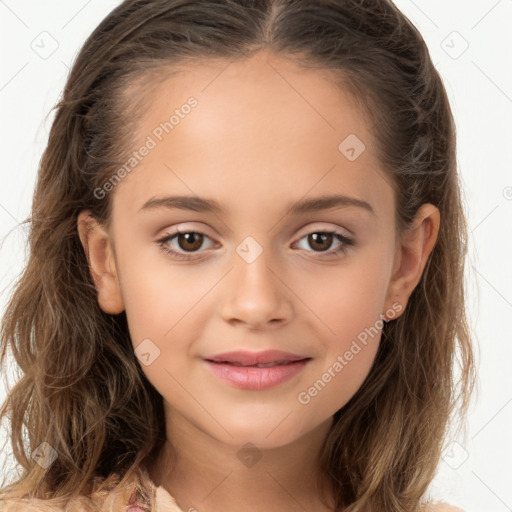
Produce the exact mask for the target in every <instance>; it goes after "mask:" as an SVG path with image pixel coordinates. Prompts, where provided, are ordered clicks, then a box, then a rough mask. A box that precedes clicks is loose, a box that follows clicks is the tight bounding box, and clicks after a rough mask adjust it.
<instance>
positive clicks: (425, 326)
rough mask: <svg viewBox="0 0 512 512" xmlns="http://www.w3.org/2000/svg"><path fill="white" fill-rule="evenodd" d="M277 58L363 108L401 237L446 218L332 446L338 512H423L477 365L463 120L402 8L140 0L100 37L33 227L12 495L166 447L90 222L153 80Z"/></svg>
mask: <svg viewBox="0 0 512 512" xmlns="http://www.w3.org/2000/svg"><path fill="white" fill-rule="evenodd" d="M263 49H265V50H270V51H272V52H274V53H275V54H277V55H280V56H283V57H286V58H290V59H293V60H294V61H295V62H296V63H297V64H299V65H302V66H308V67H317V68H319V69H320V68H323V69H328V70H332V71H333V72H334V73H337V76H338V77H339V84H340V86H341V87H344V88H348V89H349V90H350V91H351V92H352V94H353V95H354V97H355V98H356V99H357V100H358V101H359V103H360V105H361V106H362V109H363V111H364V112H365V115H367V116H368V119H369V120H371V126H372V131H373V135H374V137H375V140H376V141H377V148H376V150H377V154H378V157H379V159H380V162H381V164H382V167H383V169H384V170H385V171H386V173H387V175H388V176H389V179H390V183H392V185H393V187H394V189H395V192H396V203H397V209H396V229H397V232H398V233H401V232H402V231H403V229H405V228H406V227H407V226H409V225H410V223H411V221H412V220H413V218H414V215H415V213H416V212H417V211H418V209H419V207H420V206H421V205H422V204H424V203H431V204H433V205H435V206H436V207H437V208H439V210H440V214H441V225H440V230H439V234H438V240H437V243H436V246H435V248H434V250H433V252H432V253H431V255H430V257H429V259H428V261H427V264H426V267H425V269H424V272H423V275H422V277H421V281H420V282H419V284H418V286H417V287H416V288H415V289H414V291H413V293H412V295H411V297H410V299H409V302H408V304H407V307H406V309H405V311H404V313H403V314H402V315H401V316H400V317H398V318H397V319H395V320H392V321H391V322H389V323H387V324H385V325H384V327H383V331H382V339H381V343H380V346H379V350H378V353H377V356H376V359H375V361H374V365H373V366H372V369H371V372H370V374H369V375H368V377H367V379H366V380H365V382H364V384H363V385H362V386H361V388H360V389H359V390H358V392H357V393H356V394H355V395H354V396H353V397H352V398H351V400H350V401H349V402H348V403H347V404H346V405H345V406H344V407H343V408H342V409H340V410H339V411H337V412H336V414H335V416H334V423H333V427H332V429H331V431H330V432H329V434H328V436H327V438H326V440H325V445H324V449H323V453H322V463H323V466H324V468H325V469H326V471H327V473H328V474H329V475H330V476H331V482H330V484H332V490H333V493H334V496H335V499H336V509H337V510H342V509H343V510H350V511H353V512H357V511H361V510H365V511H366V510H367V511H382V510H386V511H388V512H391V511H396V512H399V511H402V512H405V511H407V512H411V511H416V510H419V506H420V504H421V500H422V498H423V496H424V494H425V492H426V490H427V487H428V486H429V484H430V482H431V481H432V479H433V477H434V476H435V474H436V470H437V465H438V463H439V460H440V456H441V453H442V449H443V442H444V440H445V438H446V434H447V427H448V426H449V424H450V422H452V421H454V420H457V419H459V420H462V419H463V418H464V417H465V414H466V412H467V408H468V406H469V402H470V398H471V393H472V389H473V385H474V381H475V373H476V372H475V366H474V355H473V350H472V347H471V338H470V333H469V328H468V323H467V318H466V313H465V291H464V265H465V259H466V240H467V225H466V219H465V215H464V209H463V202H462V198H461V191H460V183H459V176H458V172H457V163H456V137H455V125H454V120H453V117H452V113H451V109H450V105H449V101H448V98H447V94H446V91H445V89H444V86H443V83H442V80H441V78H440V75H439V73H438V72H437V70H436V69H435V67H434V65H433V63H432V60H431V58H430V55H429V52H428V49H427V46H426V44H425V42H424V40H423V38H422V37H421V35H420V33H419V32H418V30H417V29H416V28H415V27H414V26H413V25H412V24H411V22H410V21H409V20H408V19H407V18H406V17H405V16H404V15H403V14H402V13H401V12H400V11H399V10H398V9H397V8H396V7H395V5H394V4H393V3H392V2H391V1H390V0H215V1H213V0H212V1H205V0H126V1H125V2H123V3H122V4H121V5H119V6H118V7H117V8H115V9H114V10H113V11H112V12H111V13H110V14H109V15H108V16H107V17H106V18H105V19H104V20H103V21H102V22H101V23H100V25H99V26H98V27H97V28H96V30H94V32H93V33H92V34H91V35H90V37H89V38H88V39H87V41H86V42H85V44H84V45H83V48H82V49H81V51H80V53H79V55H78V56H77V58H76V61H75V63H74V65H73V67H72V70H71V72H70V75H69V78H68V80H67V83H66V86H65V89H64V92H63V96H62V98H61V100H60V101H59V102H58V104H57V105H56V107H55V110H56V112H55V120H54V122H53V125H52V128H51V131H50V135H49V141H48V145H47V148H46V150H45V152H44V154H43V157H42V159H41V162H40V167H39V170H38V176H37V184H36V189H35V193H34V198H33V205H32V212H31V216H30V218H29V219H27V221H26V222H27V223H29V226H30V231H29V239H28V242H29V248H30V252H29V258H28V262H27V264H26V268H25V269H24V272H23V273H22V275H21V277H20V279H19V281H18V282H17V285H16V287H15V290H14V293H13V295H12V297H11V299H10V301H9V302H8V304H7V308H6V312H5V316H4V318H3V322H2V328H1V339H0V349H1V354H2V357H1V362H2V364H4V363H5V361H4V360H5V356H6V353H7V349H8V348H10V349H11V350H12V354H13V356H14V359H15V361H16V363H17V365H18V366H19V368H20V369H21V371H22V374H23V375H22V377H21V378H20V379H19V381H18V382H16V384H15V385H14V386H13V387H12V389H11V390H10V392H9V394H8V397H7V399H6V401H5V403H4V406H3V409H2V411H1V415H0V420H1V419H2V418H3V417H4V416H5V415H7V414H8V415H9V419H10V426H11V429H10V441H11V443H12V449H13V455H14V457H15V458H16V461H17V463H18V464H19V465H20V466H21V467H22V469H23V471H22V473H21V474H20V476H19V479H18V480H17V481H16V482H14V483H12V484H10V485H9V486H7V487H6V488H5V489H4V491H6V492H7V491H10V490H15V489H17V490H22V491H23V492H26V493H27V494H29V495H30V496H33V497H46V498H51V497H65V496H76V495H78V494H81V493H87V492H89V491H90V489H91V487H90V485H91V481H92V479H93V478H94V477H107V476H108V475H110V474H111V473H113V472H116V473H119V474H121V475H128V474H130V473H131V472H132V471H133V470H134V469H135V468H136V467H137V466H138V465H139V463H141V462H143V461H144V460H145V459H146V458H149V459H151V458H153V457H155V455H156V454H157V453H158V452H159V450H160V449H161V448H162V445H163V443H164V441H165V423H164V414H163V404H162V397H161V396H160V395H159V393H158V392H157V391H156V390H155V389H154V387H153V386H152V385H151V384H150V383H149V382H148V380H147V379H146V378H145V376H144V373H143V372H142V370H141V368H140V365H139V364H138V361H137V359H136V357H135V355H134V351H133V347H132V344H131V341H130V337H129V331H128V327H127V321H126V316H125V313H124V312H123V313H121V314H119V315H109V314H106V313H104V312H103V311H102V310H101V308H100V307H99V304H98V300H97V292H96V289H95V286H94V283H93V281H92V279H91V275H90V271H89V267H88V263H87V259H86V256H85V253H84V250H83V247H82V245H81V243H80V239H79V237H78V232H77V216H78V214H79V212H80V211H82V210H85V209H88V210H91V211H92V212H93V214H94V216H95V217H96V218H97V219H98V220H99V221H101V222H104V223H108V221H109V219H110V213H111V201H110V198H109V196H107V197H105V198H100V197H98V194H97V193H96V194H95V191H97V190H98V188H101V187H102V186H103V185H104V184H105V183H106V182H107V181H108V180H109V179H110V178H111V177H112V175H113V172H114V171H115V170H116V169H118V167H119V165H120V164H122V163H123V162H126V154H127V151H128V148H129V146H130V141H131V137H130V135H132V134H133V133H134V129H135V127H136V126H137V119H139V118H140V114H141V112H142V111H143V108H144V102H145V99H144V98H145V96H144V92H145V93H146V94H147V88H148V87H149V86H150V84H153V85H155V84H156V83H158V79H159V77H160V78H165V77H166V76H168V74H169V73H170V72H172V71H173V69H177V66H179V65H183V66H186V65H187V63H189V62H190V61H191V60H192V59H197V60H198V61H200V60H201V59H214V58H219V59H227V60H229V59H244V58H247V57H249V56H251V55H252V54H253V53H254V52H257V51H260V50H263ZM149 77H150V79H149ZM146 97H147V96H146ZM134 100H138V101H134ZM457 356H458V357H459V359H458V360H457ZM457 362H458V364H459V368H458V369H459V372H458V373H459V375H458V378H456V377H457V374H456V372H455V369H456V365H457ZM25 432H26V435H25ZM43 442H46V443H48V445H49V446H51V447H52V448H53V449H54V450H55V451H56V454H57V455H58V456H57V458H56V459H55V461H54V462H53V463H52V464H51V465H50V466H49V467H48V468H47V469H44V468H43V467H41V465H39V464H37V463H36V462H35V461H34V460H33V459H32V458H31V457H30V454H31V453H32V451H33V450H35V449H36V448H37V447H38V446H40V445H41V443H43Z"/></svg>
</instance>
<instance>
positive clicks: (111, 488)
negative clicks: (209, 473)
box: [0, 468, 183, 512]
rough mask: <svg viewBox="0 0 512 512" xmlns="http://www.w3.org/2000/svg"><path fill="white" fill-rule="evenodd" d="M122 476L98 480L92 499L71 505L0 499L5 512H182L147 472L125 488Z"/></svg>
mask: <svg viewBox="0 0 512 512" xmlns="http://www.w3.org/2000/svg"><path fill="white" fill-rule="evenodd" d="M119 481H120V477H119V475H117V474H112V475H110V476H109V477H108V478H107V479H100V478H98V479H96V480H95V481H94V486H93V491H92V492H91V494H90V495H89V496H78V497H76V498H73V499H72V500H69V501H68V503H65V501H64V500H63V499H62V498H54V499H49V500H43V499H37V498H27V497H20V496H13V495H9V498H8V499H4V500H1V499H0V510H1V511H2V512H183V511H182V510H181V509H180V508H179V507H178V505H177V503H176V500H175V499H174V498H173V497H172V496H171V495H170V494H169V493H168V492H167V491H166V490H165V489H164V488H163V487H162V486H158V487H157V486H156V485H155V484H154V483H153V481H152V480H151V478H150V477H149V475H148V473H147V471H146V470H145V469H142V468H138V469H137V470H136V472H135V473H134V474H133V475H132V476H131V477H130V478H129V479H128V480H127V481H126V482H125V483H124V484H123V485H122V486H119V485H117V484H118V483H119Z"/></svg>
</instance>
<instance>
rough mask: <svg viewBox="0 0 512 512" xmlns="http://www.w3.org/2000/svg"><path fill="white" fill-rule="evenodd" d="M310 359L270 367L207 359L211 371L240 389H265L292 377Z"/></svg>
mask: <svg viewBox="0 0 512 512" xmlns="http://www.w3.org/2000/svg"><path fill="white" fill-rule="evenodd" d="M309 361H310V359H302V360H300V361H295V362H291V363H287V364H280V365H277V366H272V367H268V368H258V367H257V366H234V365H233V364H230V363H214V362H213V361H208V360H206V361H205V362H206V364H207V365H208V366H209V368H210V369H211V371H212V372H213V373H214V374H215V375H216V376H217V377H220V378H221V379H223V380H225V381H227V382H229V383H231V384H232V385H234V386H235V387H237V388H239V389H246V390H263V389H268V388H271V387H274V386H277V385H279V384H281V383H283V382H284V381H286V380H288V379H291V378H292V377H294V376H295V375H297V374H298V373H300V372H301V371H302V369H303V368H304V367H305V366H306V364H307V363H308V362H309Z"/></svg>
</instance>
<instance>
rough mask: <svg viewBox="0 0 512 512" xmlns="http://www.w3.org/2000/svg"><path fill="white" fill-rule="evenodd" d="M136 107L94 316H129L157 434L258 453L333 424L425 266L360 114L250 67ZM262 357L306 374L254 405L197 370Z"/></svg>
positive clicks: (205, 75) (197, 73)
mask: <svg viewBox="0 0 512 512" xmlns="http://www.w3.org/2000/svg"><path fill="white" fill-rule="evenodd" d="M191 97H193V100H191V99H190V98H191ZM149 99H150V100H151V101H150V102H149V103H148V104H149V105H150V107H149V110H148V111H147V112H146V115H145V116H144V118H143V119H141V121H140V124H139V129H138V131H137V133H136V134H134V139H135V142H134V145H133V150H134V151H135V152H136V154H135V155H134V157H135V158H136V160H137V164H136V165H134V166H133V168H131V164H129V165H128V166H127V168H129V169H130V170H129V172H125V173H121V176H123V174H125V176H124V177H122V179H121V181H120V183H119V184H117V185H116V186H115V187H114V188H113V190H112V191H110V194H111V195H112V197H111V199H112V200H113V210H112V224H111V229H110V231H108V232H107V231H105V230H103V228H101V227H99V228H98V230H96V231H95V232H96V233H97V238H96V240H97V245H96V252H94V253H92V259H91V264H92V266H93V267H94V266H95V268H96V270H97V273H96V275H95V280H96V283H97V287H98V291H99V301H100V304H101V306H102V308H103V309H104V310H105V311H107V312H109V313H119V312H122V311H123V310H125V311H126V315H127V318H128V324H129V329H130V334H131V338H132V342H133V346H134V349H136V354H137V357H138V358H139V360H140V363H141V367H142V370H143V371H144V373H145V374H146V376H147V378H148V379H149V381H150V382H151V383H152V384H153V385H154V387H155V388H156V389H157V390H158V392H159V393H160V394H161V395H162V396H163V398H164V404H165V408H166V413H167V421H168V422H172V421H173V419H176V418H181V421H185V422H187V423H188V424H190V425H193V426H194V427H196V428H198V429H200V430H201V431H203V432H205V433H207V434H208V435H209V436H212V437H213V438H216V439H217V440H219V441H221V442H224V443H227V444H231V445H233V446H242V445H244V444H245V443H247V442H250V443H253V444H254V445H256V446H258V447H260V448H265V447H266V448H270V447H277V446H280V445H284V444H288V443H290V442H292V441H293V440H295V439H298V438H299V437H301V436H303V435H305V434H307V433H308V432H311V431H313V429H315V428H317V427H320V426H322V425H326V424H330V421H331V417H332V415H333V414H334V413H335V412H336V411H337V410H338V409H340V408H341V407H342V406H343V405H344V404H346V403H347V401H348V400H349V399H350V398H351V397H352V396H353V395H354V394H355V393H356V391H357V390H358V388H359V387H360V386H361V384H362V383H363V381H364V380H365V378H366V376H367V374H368V373H369V370H370V367H371V365H372V362H373V360H374V357H375V355H376V352H377V348H378V345H379V342H380V337H381V328H382V321H381V320H382V318H383V317H384V315H385V314H386V313H387V317H388V318H389V319H392V318H393V317H394V318H396V317H398V316H399V315H400V312H401V311H402V309H403V308H404V307H405V304H406V302H407V298H408V296H409V294H410V292H412V289H413V288H414V286H415V284H416V283H417V281H418V280H419V277H420V275H421V270H422V268H423V264H424V259H425V258H426V257H427V256H428V252H429V249H430V246H429V245H428V244H429V243H430V242H428V239H427V246H428V247H427V249H428V250H427V254H423V255H422V254H421V250H422V248H421V247H420V244H421V243H422V241H423V243H424V239H423V238H421V237H418V238H415V239H414V240H415V242H413V241H412V240H413V239H411V243H410V245H409V246H408V247H409V248H412V247H416V248H418V251H416V252H414V251H413V250H411V251H409V252H406V251H405V250H404V247H405V246H403V245H400V243H398V242H399V241H398V240H396V238H395V225H394V217H395V202H394V192H393V190H392V188H391V186H390V185H389V184H388V182H387V181H386V180H385V179H384V177H383V176H384V175H383V173H382V172H381V170H380V169H379V163H378V161H377V160H376V157H375V155H374V143H373V140H372V137H371V135H370V132H369V127H368V125H367V124H366V123H365V120H364V119H363V116H362V114H361V111H360V110H358V107H357V106H356V104H355V103H354V101H353V100H352V98H351V97H350V96H349V95H348V94H345V93H342V92H340V90H339V89H338V88H337V87H336V86H335V85H334V84H333V83H332V82H331V81H329V80H327V78H326V76H325V75H323V74H321V73H320V72H319V71H315V70H304V69H300V68H298V67H295V65H293V64H292V63H290V62H287V61H285V60H282V59H279V58H277V57H274V56H269V55H268V54H261V53H260V54H258V55H257V56H256V57H254V58H251V59H249V60H246V61H244V62H237V63H231V64H230V65H228V66H227V62H224V63H222V64H219V63H217V64H213V63H210V64H208V65H203V66H198V67H190V68H187V69H186V70H185V71H183V72H181V73H179V74H177V75H173V76H171V77H170V78H169V79H168V80H166V81H165V82H164V83H163V84H162V86H161V87H159V88H158V89H157V92H155V93H152V96H151V97H150V98H149ZM171 116H174V117H172V118H171ZM170 118H171V121H170ZM166 123H167V124H166ZM164 127H165V128H164ZM144 147H145V148H146V149H143V148H144ZM134 162H135V161H133V162H132V164H134ZM125 170H126V169H125ZM176 196H183V198H181V199H179V200H178V199H176ZM327 196H329V197H331V198H333V200H332V201H325V202H324V200H323V199H322V198H325V197H327ZM335 196H336V198H335ZM342 196H343V197H344V198H342ZM171 197H173V198H174V199H172V200H171V199H167V200H166V198H171ZM334 198H335V199H334ZM347 198H350V200H349V199H347ZM105 200H107V199H105ZM356 200H357V202H358V203H357V204H356ZM363 202H364V203H363ZM177 230H179V231H180V232H182V233H188V235H178V236H174V235H175V234H176V232H177ZM83 233H84V231H81V234H82V236H83ZM321 233H334V234H333V235H330V234H324V235H322V234H321ZM337 235H339V237H340V238H338V236H337ZM95 236H96V235H95ZM101 239H106V241H107V243H106V245H105V246H102V245H101V243H100V240H101ZM345 239H349V240H350V242H347V241H343V240H345ZM82 240H84V239H82ZM91 240H93V239H90V241H91ZM92 243H95V242H94V241H93V242H92ZM414 243H415V244H416V245H413V244H414ZM168 251H176V252H177V253H178V254H174V253H173V252H168ZM185 258H187V259H185ZM415 258H416V259H415ZM422 258H423V261H420V260H422ZM415 262H416V263H417V264H415ZM266 350H282V351H286V352H290V353H293V354H296V355H298V356H300V357H302V358H309V360H308V361H307V362H306V363H305V364H304V365H301V366H300V367H299V366H298V365H295V366H294V367H296V368H297V370H296V371H295V373H294V374H293V375H292V376H291V377H289V378H288V379H287V380H284V381H282V382H280V383H274V385H270V386H268V387H264V388H261V389H254V386H256V384H253V387H252V388H251V387H249V388H243V387H239V386H237V385H236V384H234V383H233V382H231V381H227V380H225V379H223V378H221V377H220V376H219V375H218V373H217V372H214V371H212V369H213V366H214V365H215V363H208V362H207V361H206V359H210V358H213V357H214V356H216V355H218V354H221V353H225V352H230V351H247V352H251V353H253V354H254V353H259V352H262V351H266ZM228 367H230V368H231V369H232V368H233V367H232V365H228ZM216 368H217V369H219V368H220V367H219V366H218V365H217V366H216ZM228 370H229V368H228ZM242 371H245V370H242ZM249 371H250V372H252V373H253V374H254V375H256V377H254V378H255V379H256V380H257V379H258V378H261V379H262V382H263V381H264V378H263V377H258V376H260V375H262V374H263V373H264V372H265V373H266V374H270V373H271V372H272V371H271V370H268V369H263V370H262V369H253V370H249ZM243 379H244V378H243V377H242V380H243ZM264 382H267V381H264Z"/></svg>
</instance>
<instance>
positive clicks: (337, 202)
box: [139, 195, 376, 215]
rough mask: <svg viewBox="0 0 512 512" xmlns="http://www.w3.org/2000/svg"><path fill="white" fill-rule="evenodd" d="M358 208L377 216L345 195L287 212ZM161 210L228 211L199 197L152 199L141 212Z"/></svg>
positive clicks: (296, 205) (303, 204)
mask: <svg viewBox="0 0 512 512" xmlns="http://www.w3.org/2000/svg"><path fill="white" fill-rule="evenodd" d="M347 206H352V207H357V208H362V209H364V210H366V211H368V212H370V213H371V214H372V215H376V213H375V210H374V209H373V207H372V206H371V205H370V204H369V203H367V202H366V201H363V200H361V199H357V198H355V197H349V196H344V195H329V196H320V197H315V198H312V199H304V200H301V201H298V202H296V203H292V204H290V205H288V208H287V210H286V211H288V212H289V213H291V214H292V215H299V214H304V213H311V212H315V211H321V210H329V209H333V208H336V207H347ZM159 208H169V209H172V208H177V209H180V210H191V211H194V212H205V213H216V214H226V213H227V210H226V208H224V207H223V206H221V205H220V204H219V203H218V202H217V201H215V200H214V199H206V198H202V197H198V196H165V197H152V198H151V199H149V200H148V201H146V202H145V203H144V205H143V206H142V207H141V208H140V209H139V212H140V211H148V210H154V209H159Z"/></svg>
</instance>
